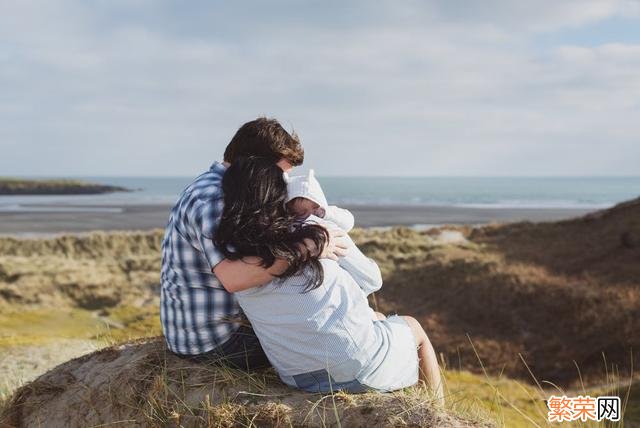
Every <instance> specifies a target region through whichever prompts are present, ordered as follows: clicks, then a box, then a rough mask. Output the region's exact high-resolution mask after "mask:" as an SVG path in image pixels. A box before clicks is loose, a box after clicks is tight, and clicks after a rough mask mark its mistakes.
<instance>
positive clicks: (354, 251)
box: [338, 235, 382, 295]
mask: <svg viewBox="0 0 640 428" xmlns="http://www.w3.org/2000/svg"><path fill="white" fill-rule="evenodd" d="M344 239H345V241H346V242H347V254H346V255H345V256H344V257H340V258H339V259H338V264H339V265H340V267H341V268H343V269H344V270H346V271H347V272H349V274H350V275H351V276H352V277H353V279H354V280H355V281H356V283H357V284H358V285H359V286H360V288H361V289H362V291H364V292H365V294H367V295H369V294H371V293H373V292H374V291H378V290H379V289H380V287H382V275H381V273H380V268H379V267H378V264H377V263H376V262H374V261H373V260H371V259H370V258H369V257H367V256H365V255H364V254H362V252H361V251H360V249H359V248H358V247H357V246H356V244H355V243H354V242H353V240H352V239H351V237H350V236H349V235H346V237H345V238H344Z"/></svg>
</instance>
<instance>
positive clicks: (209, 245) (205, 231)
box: [190, 202, 224, 270]
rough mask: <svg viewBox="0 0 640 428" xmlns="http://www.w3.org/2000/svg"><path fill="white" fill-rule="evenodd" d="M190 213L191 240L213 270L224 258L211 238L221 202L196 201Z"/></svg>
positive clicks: (220, 210)
mask: <svg viewBox="0 0 640 428" xmlns="http://www.w3.org/2000/svg"><path fill="white" fill-rule="evenodd" d="M191 213H192V218H191V219H190V225H191V228H190V229H191V230H190V238H191V242H192V244H193V245H194V246H195V247H196V248H198V249H199V250H200V251H201V252H202V255H203V256H204V258H205V259H206V260H207V263H208V264H209V268H210V269H211V270H213V268H214V267H215V266H216V265H217V264H218V263H220V262H221V261H222V260H224V255H223V254H222V253H221V252H220V251H219V250H218V248H217V247H216V246H215V245H214V244H213V238H214V236H215V232H216V229H217V228H218V223H219V222H220V216H221V215H222V204H221V203H215V202H213V203H212V202H197V203H196V205H195V206H194V207H193V210H192V211H191Z"/></svg>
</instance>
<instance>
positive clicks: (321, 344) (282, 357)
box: [236, 239, 382, 386]
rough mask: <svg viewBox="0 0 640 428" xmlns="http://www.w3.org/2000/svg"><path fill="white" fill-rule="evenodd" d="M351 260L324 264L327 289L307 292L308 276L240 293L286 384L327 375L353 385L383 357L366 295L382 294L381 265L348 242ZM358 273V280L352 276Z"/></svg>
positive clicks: (248, 314) (320, 288) (262, 341)
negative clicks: (374, 360) (298, 377)
mask: <svg viewBox="0 0 640 428" xmlns="http://www.w3.org/2000/svg"><path fill="white" fill-rule="evenodd" d="M349 247H350V248H349V252H348V254H347V256H346V257H343V258H341V259H340V261H339V262H335V261H332V260H328V259H323V260H321V264H322V269H323V270H324V281H323V283H322V285H321V286H320V287H318V288H315V289H313V290H311V291H308V292H304V289H305V285H306V278H305V273H304V271H303V272H302V273H299V274H296V275H294V276H291V277H288V278H285V279H282V280H280V279H276V280H274V281H272V282H271V283H269V284H267V285H264V286H262V287H257V288H254V289H250V290H246V291H243V292H240V293H236V297H237V299H238V302H239V303H240V306H241V307H242V309H243V311H244V312H245V314H246V315H247V317H248V318H249V321H251V324H252V325H253V328H254V330H255V331H256V334H257V336H258V338H259V339H260V343H261V344H262V346H263V348H264V350H265V353H266V354H267V356H268V357H269V360H270V361H271V363H272V364H273V365H274V367H275V368H276V369H277V370H278V373H279V374H280V376H281V378H282V379H283V381H285V382H286V383H288V384H290V385H293V386H296V383H295V381H294V379H293V376H295V375H298V374H301V373H307V372H313V371H316V370H323V369H324V370H327V372H328V373H329V374H330V375H331V377H332V379H333V380H335V381H336V382H346V381H350V380H353V379H354V377H355V375H356V374H357V373H359V372H360V371H361V369H362V368H363V367H365V366H366V365H367V364H368V363H369V362H370V360H371V358H373V355H374V354H375V353H376V352H378V351H379V349H380V346H381V342H382V339H381V337H380V335H379V334H378V333H377V332H376V326H375V324H374V320H375V314H374V312H373V310H372V309H371V308H370V307H369V304H368V301H367V297H366V295H367V294H368V293H371V292H373V291H375V290H377V289H379V288H380V286H381V285H382V280H381V278H380V270H379V269H378V267H377V265H376V264H375V263H374V262H373V261H371V260H370V259H368V258H366V257H365V256H364V255H363V254H362V253H361V252H360V251H359V250H358V248H357V247H356V246H355V244H353V241H351V240H350V239H349ZM356 267H357V269H358V273H357V274H356V277H358V281H356V280H355V279H354V276H352V274H351V273H350V271H351V272H353V271H354V268H356Z"/></svg>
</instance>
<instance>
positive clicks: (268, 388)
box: [0, 338, 487, 427]
mask: <svg viewBox="0 0 640 428" xmlns="http://www.w3.org/2000/svg"><path fill="white" fill-rule="evenodd" d="M337 420H339V421H340V424H341V425H342V426H349V427H353V426H356V427H358V426H361V427H372V426H394V425H398V426H422V427H430V426H433V427H469V426H486V424H487V423H485V422H476V421H471V420H466V419H463V418H459V417H456V416H454V415H451V414H449V413H447V412H446V411H445V410H439V409H436V408H434V406H433V405H432V404H431V403H430V401H429V398H428V395H427V394H426V393H425V392H424V391H422V390H420V389H418V388H415V389H409V390H406V391H401V392H398V393H393V394H376V393H367V394H361V395H348V394H342V393H338V394H335V395H325V396H322V395H315V394H307V393H302V392H299V391H296V390H293V389H291V388H288V387H286V386H284V385H283V384H282V383H281V382H280V381H279V380H278V379H277V377H276V375H275V373H274V371H273V370H271V369H269V370H264V371H260V372H255V373H252V374H247V373H243V372H239V371H236V370H231V369H228V368H225V367H220V366H216V365H206V364H200V363H194V362H191V361H189V360H185V359H181V358H179V357H176V356H175V355H173V354H171V353H170V352H169V351H168V350H167V349H166V347H165V345H164V342H163V341H162V340H161V339H159V338H157V339H151V340H148V341H146V342H145V341H140V342H134V343H129V344H125V345H120V346H115V347H111V348H107V349H103V350H101V351H97V352H94V353H92V354H88V355H85V356H83V357H80V358H76V359H74V360H71V361H69V362H67V363H65V364H62V365H60V366H58V367H56V368H55V369H53V370H51V371H49V372H48V373H46V374H44V375H43V376H41V377H39V378H38V379H36V380H35V381H33V382H31V383H29V384H27V385H25V386H23V387H22V388H20V389H19V390H18V391H17V392H16V393H15V395H14V396H13V398H12V400H11V402H10V403H9V404H8V406H7V407H6V408H5V410H4V412H3V414H2V416H0V425H2V426H5V425H8V426H15V427H31V426H46V427H87V426H95V425H101V424H116V423H117V424H118V426H184V427H188V426H216V427H217V426H221V427H227V426H335V425H337V424H338V423H337V422H336V421H337Z"/></svg>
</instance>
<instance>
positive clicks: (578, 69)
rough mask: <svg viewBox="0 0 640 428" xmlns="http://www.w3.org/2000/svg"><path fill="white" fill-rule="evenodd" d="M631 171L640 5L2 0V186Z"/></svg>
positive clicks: (634, 1) (637, 168)
mask: <svg viewBox="0 0 640 428" xmlns="http://www.w3.org/2000/svg"><path fill="white" fill-rule="evenodd" d="M257 116H268V117H275V118H277V119H278V120H279V121H280V122H281V123H282V124H283V125H284V126H285V127H286V128H287V129H289V130H292V129H293V130H295V131H296V132H297V133H298V135H299V136H300V138H301V140H302V142H303V145H304V147H305V152H306V159H305V167H313V168H314V169H315V170H316V173H317V174H319V175H347V176H351V175H393V176H602V175H640V0H563V1H557V0H535V1H534V0H530V1H524V0H523V1H515V0H483V1H479V0H478V1H474V0H469V1H462V0H442V1H424V0H423V1H411V0H407V1H391V0H387V1H384V0H382V1H376V2H372V1H366V0H361V1H348V0H342V1H334V0H322V1H293V0H291V1H279V0H274V1H268V2H266V1H259V0H256V1H242V0H239V1H233V2H217V1H189V2H179V1H162V0H157V1H156V0H153V1H151V0H149V1H146V0H95V1H67V0H57V1H55V2H51V1H30V0H5V1H2V2H0V176H118V175H124V176H194V175H197V174H199V173H200V172H201V171H202V170H204V169H206V168H207V167H208V166H209V165H210V164H211V162H213V161H214V160H217V159H220V158H221V157H222V153H223V151H224V148H225V146H226V144H227V143H228V142H229V140H230V139H231V137H232V136H233V134H234V132H235V131H236V130H237V128H238V127H239V126H240V125H242V124H243V123H244V122H246V121H249V120H252V119H254V118H256V117H257Z"/></svg>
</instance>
